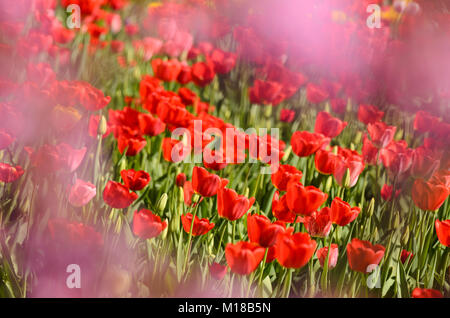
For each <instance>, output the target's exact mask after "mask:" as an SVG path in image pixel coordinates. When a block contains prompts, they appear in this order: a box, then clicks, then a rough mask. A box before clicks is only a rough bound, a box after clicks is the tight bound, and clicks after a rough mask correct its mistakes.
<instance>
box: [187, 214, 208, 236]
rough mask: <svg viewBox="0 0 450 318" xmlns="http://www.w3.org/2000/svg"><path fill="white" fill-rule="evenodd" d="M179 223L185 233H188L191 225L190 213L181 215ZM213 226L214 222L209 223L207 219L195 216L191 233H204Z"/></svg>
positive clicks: (196, 234) (194, 234)
mask: <svg viewBox="0 0 450 318" xmlns="http://www.w3.org/2000/svg"><path fill="white" fill-rule="evenodd" d="M181 223H182V224H183V229H184V231H185V232H186V233H190V231H191V225H192V213H187V214H185V215H182V216H181ZM213 228H214V223H210V222H209V220H208V219H200V218H199V217H198V216H195V219H194V225H193V226H192V235H193V236H199V235H204V234H206V233H208V232H209V231H211V230H212V229H213Z"/></svg>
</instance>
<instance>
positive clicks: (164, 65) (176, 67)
mask: <svg viewBox="0 0 450 318" xmlns="http://www.w3.org/2000/svg"><path fill="white" fill-rule="evenodd" d="M152 68H153V73H154V74H155V77H156V78H158V79H160V80H162V81H164V82H173V81H175V80H176V79H177V77H178V74H180V71H181V64H180V62H179V61H178V60H177V59H171V60H166V61H163V60H162V59H153V60H152Z"/></svg>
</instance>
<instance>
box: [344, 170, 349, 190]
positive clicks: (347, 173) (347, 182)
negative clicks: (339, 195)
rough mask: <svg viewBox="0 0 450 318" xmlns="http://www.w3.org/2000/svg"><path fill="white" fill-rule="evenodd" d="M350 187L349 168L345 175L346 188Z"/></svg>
mask: <svg viewBox="0 0 450 318" xmlns="http://www.w3.org/2000/svg"><path fill="white" fill-rule="evenodd" d="M349 187H350V169H348V168H347V170H346V171H345V175H344V188H349Z"/></svg>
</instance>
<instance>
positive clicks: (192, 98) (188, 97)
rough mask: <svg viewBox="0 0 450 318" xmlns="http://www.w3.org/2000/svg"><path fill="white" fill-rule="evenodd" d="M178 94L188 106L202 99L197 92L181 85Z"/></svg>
mask: <svg viewBox="0 0 450 318" xmlns="http://www.w3.org/2000/svg"><path fill="white" fill-rule="evenodd" d="M178 96H180V98H181V101H182V102H183V104H184V105H186V106H190V105H194V104H195V103H197V102H198V101H199V100H200V99H199V97H198V96H197V94H195V93H194V92H193V91H191V90H190V89H189V88H187V87H181V88H180V89H179V90H178Z"/></svg>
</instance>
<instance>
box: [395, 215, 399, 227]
mask: <svg viewBox="0 0 450 318" xmlns="http://www.w3.org/2000/svg"><path fill="white" fill-rule="evenodd" d="M399 226H400V216H399V215H398V213H397V215H396V216H395V219H394V229H397V228H398V227H399Z"/></svg>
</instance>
